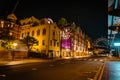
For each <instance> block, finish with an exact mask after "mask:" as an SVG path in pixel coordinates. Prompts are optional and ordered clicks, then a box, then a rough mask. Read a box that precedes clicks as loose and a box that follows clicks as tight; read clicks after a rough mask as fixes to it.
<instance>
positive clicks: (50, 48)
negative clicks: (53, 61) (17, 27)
mask: <svg viewBox="0 0 120 80" xmlns="http://www.w3.org/2000/svg"><path fill="white" fill-rule="evenodd" d="M20 23H21V28H22V29H21V34H20V39H22V38H24V37H26V36H27V34H28V33H29V36H32V37H34V38H36V39H37V40H38V41H39V44H38V45H37V46H33V48H32V50H33V51H37V52H39V53H44V54H46V55H47V56H49V57H59V56H60V37H59V36H60V34H59V31H60V30H59V28H58V26H57V25H56V23H54V22H53V21H52V19H50V18H43V19H41V20H39V19H36V18H35V17H34V16H32V17H30V18H25V19H22V20H20Z"/></svg>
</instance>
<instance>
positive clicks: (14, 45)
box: [12, 43, 17, 61]
mask: <svg viewBox="0 0 120 80" xmlns="http://www.w3.org/2000/svg"><path fill="white" fill-rule="evenodd" d="M16 46H17V43H13V52H12V61H14V56H15V54H14V49H15V47H16Z"/></svg>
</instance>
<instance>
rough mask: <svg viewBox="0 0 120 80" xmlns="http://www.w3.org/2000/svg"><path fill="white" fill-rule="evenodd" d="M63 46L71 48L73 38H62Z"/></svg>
mask: <svg viewBox="0 0 120 80" xmlns="http://www.w3.org/2000/svg"><path fill="white" fill-rule="evenodd" d="M62 48H65V49H71V40H70V38H68V39H62Z"/></svg>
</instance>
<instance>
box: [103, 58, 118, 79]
mask: <svg viewBox="0 0 120 80" xmlns="http://www.w3.org/2000/svg"><path fill="white" fill-rule="evenodd" d="M102 80H120V59H119V60H114V61H107V62H106V64H105V68H104V73H103V77H102Z"/></svg>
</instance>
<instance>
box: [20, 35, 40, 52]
mask: <svg viewBox="0 0 120 80" xmlns="http://www.w3.org/2000/svg"><path fill="white" fill-rule="evenodd" d="M21 41H22V42H23V43H24V44H25V45H26V46H27V48H28V51H30V50H31V48H32V47H33V46H34V45H38V40H37V39H35V38H34V37H31V36H26V37H25V38H23V39H22V40H21Z"/></svg>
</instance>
